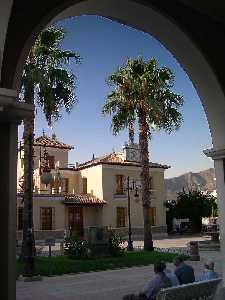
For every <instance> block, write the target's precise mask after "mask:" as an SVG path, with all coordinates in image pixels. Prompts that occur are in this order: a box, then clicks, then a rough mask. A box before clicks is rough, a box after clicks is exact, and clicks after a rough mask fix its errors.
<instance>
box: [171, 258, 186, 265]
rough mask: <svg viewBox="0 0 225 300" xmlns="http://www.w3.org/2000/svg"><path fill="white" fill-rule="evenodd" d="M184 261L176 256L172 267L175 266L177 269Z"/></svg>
mask: <svg viewBox="0 0 225 300" xmlns="http://www.w3.org/2000/svg"><path fill="white" fill-rule="evenodd" d="M183 261H184V260H183V257H181V256H176V257H175V258H174V261H173V262H174V265H175V266H176V267H178V266H179V265H180V264H181V263H182V262H183Z"/></svg>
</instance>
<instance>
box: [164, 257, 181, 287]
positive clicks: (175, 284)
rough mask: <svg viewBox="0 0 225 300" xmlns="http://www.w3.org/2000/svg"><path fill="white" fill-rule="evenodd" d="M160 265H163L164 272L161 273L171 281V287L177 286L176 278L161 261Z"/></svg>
mask: <svg viewBox="0 0 225 300" xmlns="http://www.w3.org/2000/svg"><path fill="white" fill-rule="evenodd" d="M162 264H163V265H164V270H163V272H164V273H165V274H166V276H167V277H168V278H169V280H170V281H171V284H172V286H177V285H179V281H178V279H177V276H176V275H175V274H174V272H172V271H171V270H170V269H168V268H167V267H166V263H165V262H164V261H163V262H162Z"/></svg>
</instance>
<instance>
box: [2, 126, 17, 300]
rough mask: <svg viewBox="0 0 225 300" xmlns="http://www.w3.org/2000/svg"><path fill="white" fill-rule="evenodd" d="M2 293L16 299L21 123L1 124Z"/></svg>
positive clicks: (9, 299) (12, 299)
mask: <svg viewBox="0 0 225 300" xmlns="http://www.w3.org/2000/svg"><path fill="white" fill-rule="evenodd" d="M0 140H1V148H0V154H1V155H0V162H1V163H0V166H1V167H0V195H1V196H0V197H1V199H0V212H1V217H0V228H1V256H0V259H1V260H2V262H1V274H2V276H1V277H2V279H1V293H2V295H5V299H7V300H14V299H16V288H15V284H16V164H17V123H16V122H14V123H0Z"/></svg>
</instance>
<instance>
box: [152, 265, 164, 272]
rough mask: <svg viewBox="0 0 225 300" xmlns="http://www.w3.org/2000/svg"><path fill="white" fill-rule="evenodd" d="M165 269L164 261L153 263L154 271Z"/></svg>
mask: <svg viewBox="0 0 225 300" xmlns="http://www.w3.org/2000/svg"><path fill="white" fill-rule="evenodd" d="M164 270H165V263H162V262H159V263H156V264H154V272H155V273H162V272H163V271H164Z"/></svg>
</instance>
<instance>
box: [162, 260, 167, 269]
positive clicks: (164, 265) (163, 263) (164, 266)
mask: <svg viewBox="0 0 225 300" xmlns="http://www.w3.org/2000/svg"><path fill="white" fill-rule="evenodd" d="M161 264H162V266H163V271H164V270H165V269H166V263H165V261H161Z"/></svg>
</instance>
